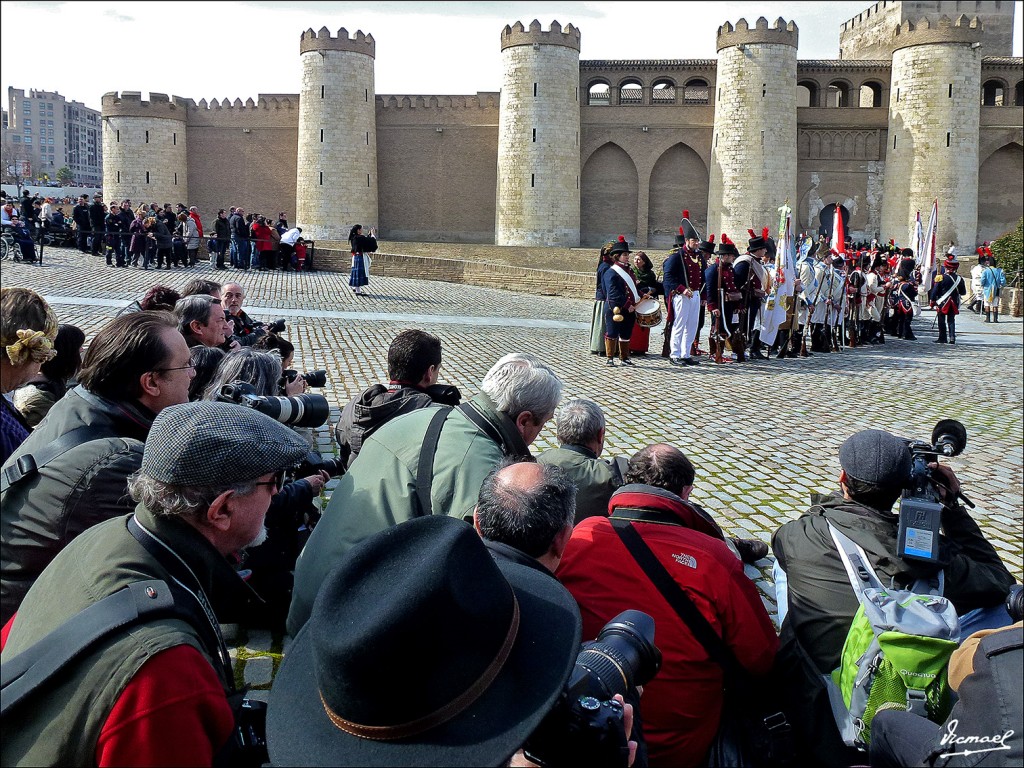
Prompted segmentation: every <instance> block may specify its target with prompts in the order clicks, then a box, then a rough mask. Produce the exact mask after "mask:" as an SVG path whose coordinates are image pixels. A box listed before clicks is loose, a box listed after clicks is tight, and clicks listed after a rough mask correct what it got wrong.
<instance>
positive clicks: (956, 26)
mask: <svg viewBox="0 0 1024 768" xmlns="http://www.w3.org/2000/svg"><path fill="white" fill-rule="evenodd" d="M983 33H984V25H983V24H982V23H981V20H980V19H979V18H978V17H977V16H974V17H972V18H970V19H968V18H967V16H966V15H964V14H960V15H959V16H957V17H956V19H955V20H954V19H951V18H949V16H946V15H942V16H940V17H939V18H938V19H936V18H934V17H933V18H928V17H927V16H923V17H922V18H921V19H919V20H918V21H917V22H916V23H915V22H912V21H910V20H906V21H904V22H903V23H902V24H900V25H899V26H897V27H896V28H895V29H894V30H893V33H892V40H893V50H894V51H898V50H900V49H901V48H909V47H911V46H914V45H934V44H940V43H957V44H973V43H979V44H980V43H981V38H982V35H983Z"/></svg>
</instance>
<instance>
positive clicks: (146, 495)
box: [128, 470, 256, 521]
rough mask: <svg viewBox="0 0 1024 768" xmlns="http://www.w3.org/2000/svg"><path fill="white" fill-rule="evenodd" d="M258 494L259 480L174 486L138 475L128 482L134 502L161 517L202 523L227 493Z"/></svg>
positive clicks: (139, 472)
mask: <svg viewBox="0 0 1024 768" xmlns="http://www.w3.org/2000/svg"><path fill="white" fill-rule="evenodd" d="M255 490H256V479H253V480H250V481H248V482H245V483H230V484H225V485H198V486H184V485H172V484H171V483H165V482H163V481H162V480H157V479H156V478H153V477H150V476H149V475H146V474H143V473H142V471H141V470H140V471H138V472H136V473H135V474H133V475H132V476H131V477H129V478H128V493H130V494H131V497H132V499H134V500H135V501H136V502H138V503H139V504H141V505H142V506H144V507H145V508H146V509H148V510H149V511H150V512H152V513H153V514H154V515H157V516H158V517H181V518H191V519H192V520H195V521H198V520H200V519H201V518H202V516H203V515H204V514H205V512H206V510H207V509H209V508H210V505H211V504H212V503H213V501H214V499H216V498H217V497H218V496H220V495H221V494H222V493H224V492H225V491H234V492H235V493H236V494H237V495H239V496H248V495H249V494H251V493H253V492H255Z"/></svg>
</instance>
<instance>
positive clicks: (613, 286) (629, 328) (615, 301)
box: [601, 235, 640, 366]
mask: <svg viewBox="0 0 1024 768" xmlns="http://www.w3.org/2000/svg"><path fill="white" fill-rule="evenodd" d="M629 254H630V250H629V243H627V242H626V238H625V237H623V236H621V235H620V236H619V240H618V242H617V243H615V245H613V246H612V249H611V255H612V259H613V262H612V264H611V267H610V268H609V269H608V270H606V271H605V273H604V275H603V276H602V278H601V280H602V285H603V286H604V296H605V305H604V306H605V312H604V325H605V332H604V345H605V356H606V357H607V358H608V360H607V364H608V365H612V366H613V365H615V353H616V350H617V351H618V354H619V357H620V358H621V359H622V364H623V365H633V361H632V360H630V359H629V337H630V335H631V334H632V333H633V326H634V324H635V323H636V314H635V312H636V305H637V304H638V303H639V302H640V294H639V292H638V291H637V287H636V282H635V281H634V280H633V274H632V272H631V271H630V267H629ZM616 318H618V319H616Z"/></svg>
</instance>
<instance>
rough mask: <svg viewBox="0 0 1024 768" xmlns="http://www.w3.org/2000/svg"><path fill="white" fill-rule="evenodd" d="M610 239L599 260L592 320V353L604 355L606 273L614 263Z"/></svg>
mask: <svg viewBox="0 0 1024 768" xmlns="http://www.w3.org/2000/svg"><path fill="white" fill-rule="evenodd" d="M613 245H615V243H614V242H612V241H610V240H609V241H608V242H607V243H605V244H604V245H602V246H601V254H600V256H599V257H598V260H597V291H596V292H595V294H594V315H593V318H592V319H591V321H590V354H592V355H603V354H605V350H604V304H605V301H604V273H605V272H607V271H608V270H609V268H610V267H611V265H612V256H611V252H612V246H613Z"/></svg>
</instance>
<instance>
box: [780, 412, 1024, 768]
mask: <svg viewBox="0 0 1024 768" xmlns="http://www.w3.org/2000/svg"><path fill="white" fill-rule="evenodd" d="M912 463H913V462H912V458H911V453H910V449H909V448H908V446H907V441H906V440H903V439H901V438H898V437H896V436H895V435H891V434H889V433H888V432H884V431H882V430H878V429H867V430H863V431H861V432H858V433H856V434H855V435H853V436H852V437H850V438H848V439H847V440H846V441H845V442H844V443H843V444H842V445H841V446H840V448H839V464H840V467H841V470H840V472H839V487H840V490H841V493H838V494H833V495H831V496H826V495H823V494H812V495H811V502H812V506H811V508H810V510H808V511H807V512H806V513H805V514H804V515H803V516H802V517H800V518H799V519H797V520H793V521H790V522H788V523H786V524H784V525H783V526H782V527H781V528H780V529H779V530H778V531H776V532H775V535H774V536H773V537H772V550H773V551H774V552H775V557H776V559H777V562H776V566H775V577H776V579H775V584H776V593H777V598H778V606H779V620H780V621H781V622H782V629H781V636H780V638H779V639H780V648H779V666H778V669H779V671H780V680H781V681H783V685H782V688H783V701H784V702H785V703H784V706H787V707H788V712H789V721H790V722H791V723H792V724H793V728H794V734H793V735H794V741H795V743H797V744H798V745H800V747H799V748H801V749H804V750H807V751H806V753H805V754H804V755H803V757H804V759H803V760H800V761H799V762H800V763H801V764H808V765H810V764H814V765H819V764H820V765H837V764H842V762H841V760H840V756H843V755H845V756H846V758H847V759H848V761H854V762H856V761H858V760H859V761H860V762H863V755H860V756H859V758H858V756H857V755H856V754H855V753H852V752H851V751H850V750H848V749H847V748H846V747H844V745H843V742H842V739H841V738H840V736H839V732H838V730H837V728H836V726H835V721H834V719H833V715H832V711H831V707H830V705H829V701H828V692H827V690H826V689H825V685H824V682H823V678H822V676H823V675H827V674H830V673H831V672H832V671H833V670H834V669H836V668H837V667H838V666H839V659H840V655H841V652H842V649H843V642H844V641H845V639H846V635H847V632H848V631H849V629H850V624H851V623H852V622H853V617H854V614H855V613H856V612H857V608H858V606H859V605H860V603H859V601H858V599H857V596H856V594H855V593H854V591H853V588H852V587H851V586H850V582H849V578H848V576H847V572H846V568H845V567H844V565H843V562H842V559H841V558H840V555H839V552H838V550H837V549H836V546H835V543H834V542H833V539H832V536H831V534H830V532H829V525H832V526H834V527H835V528H836V529H837V530H839V531H840V532H842V533H844V534H846V536H848V537H849V538H850V539H852V540H853V541H854V542H856V543H857V544H858V545H860V547H861V548H862V549H863V550H864V551H865V552H866V553H867V556H868V559H869V560H870V563H871V566H872V567H873V568H874V570H875V573H877V574H878V577H879V579H881V581H882V583H884V584H890V583H892V584H895V585H896V586H897V587H898V588H900V589H907V588H909V587H910V586H911V585H912V584H913V583H914V582H915V581H916V580H918V579H922V578H923V579H928V578H930V577H932V576H934V575H935V574H936V572H937V571H938V570H939V569H942V570H944V571H945V592H944V594H945V596H946V597H947V598H949V600H950V601H951V602H952V603H953V605H954V606H955V607H956V610H957V613H958V614H959V615H960V616H961V627H962V630H963V631H964V636H966V635H967V634H969V633H970V632H971V631H974V630H973V629H971V628H969V626H970V619H972V618H974V617H973V616H965V614H968V612H971V611H974V610H975V609H988V608H992V607H994V606H999V605H1001V604H1002V603H1003V602H1004V601H1005V600H1006V595H1007V593H1008V592H1009V589H1010V587H1011V586H1012V585H1013V583H1014V579H1013V576H1011V575H1010V573H1009V572H1008V571H1007V570H1006V567H1005V566H1004V565H1003V563H1002V561H1001V560H1000V559H999V555H998V554H996V551H995V549H993V547H992V545H991V544H989V542H988V541H987V540H986V539H985V536H984V534H983V533H982V532H981V529H979V528H978V524H977V523H975V522H974V520H973V519H972V518H971V516H970V515H969V514H968V513H967V510H965V509H964V508H963V507H962V506H960V505H959V504H958V503H957V501H956V493H957V492H958V490H959V488H960V483H959V481H958V480H957V478H956V475H955V474H954V473H953V470H952V469H950V468H949V467H947V466H944V465H941V464H937V463H936V464H931V465H930V466H931V469H932V472H933V473H934V476H935V477H936V479H937V480H939V481H941V482H942V483H944V484H945V485H946V486H948V488H949V489H951V490H950V491H946V490H944V489H943V490H941V491H940V492H941V493H942V494H943V509H942V529H943V532H944V535H941V536H940V545H939V547H940V552H939V562H938V563H928V562H925V561H920V560H913V561H912V560H904V559H902V558H900V557H899V556H898V555H897V554H896V551H897V541H898V534H899V515H898V513H894V512H893V510H892V507H893V504H894V503H895V502H896V499H898V498H899V497H900V494H901V493H902V491H903V488H904V487H905V486H906V485H907V481H908V480H909V478H910V473H911V468H912ZM1008 621H1009V618H1008V617H1007V622H1008ZM977 628H981V627H977Z"/></svg>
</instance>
